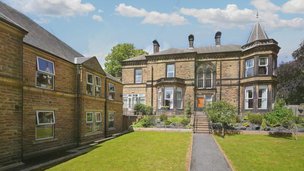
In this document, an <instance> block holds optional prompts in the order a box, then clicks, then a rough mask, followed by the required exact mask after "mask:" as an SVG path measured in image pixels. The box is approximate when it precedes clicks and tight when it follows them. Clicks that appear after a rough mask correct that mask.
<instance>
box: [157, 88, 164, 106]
mask: <svg viewBox="0 0 304 171" xmlns="http://www.w3.org/2000/svg"><path fill="white" fill-rule="evenodd" d="M162 89H163V88H159V89H158V93H157V104H158V109H161V108H162V106H163V90H162Z"/></svg>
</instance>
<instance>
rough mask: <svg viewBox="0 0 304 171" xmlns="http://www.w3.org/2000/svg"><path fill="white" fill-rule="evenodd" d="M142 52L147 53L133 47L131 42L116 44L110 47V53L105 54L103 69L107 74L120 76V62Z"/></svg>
mask: <svg viewBox="0 0 304 171" xmlns="http://www.w3.org/2000/svg"><path fill="white" fill-rule="evenodd" d="M143 54H148V53H147V52H146V51H144V50H142V49H135V47H134V45H133V44H131V43H121V44H117V45H116V46H114V47H113V48H112V49H111V53H110V54H108V55H107V56H106V62H105V69H106V71H107V72H108V73H109V74H111V75H113V76H115V77H121V62H122V61H123V60H126V59H129V58H132V57H135V56H139V55H143Z"/></svg>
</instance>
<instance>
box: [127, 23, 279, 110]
mask: <svg viewBox="0 0 304 171" xmlns="http://www.w3.org/2000/svg"><path fill="white" fill-rule="evenodd" d="M221 36H222V33H221V32H217V33H216V34H215V37H214V38H215V44H214V45H213V46H206V47H195V46H194V36H193V35H189V37H188V41H189V47H188V48H184V49H177V48H171V49H167V50H163V51H159V49H160V45H159V43H158V42H157V41H156V40H154V41H153V51H154V53H153V54H150V55H141V56H137V57H134V58H130V59H127V60H125V61H123V64H122V65H123V67H122V82H123V84H124V90H123V98H124V112H129V113H131V112H132V109H133V106H134V104H136V103H144V104H147V105H150V106H152V107H153V109H154V111H155V112H156V113H159V112H160V111H163V110H169V112H171V113H173V114H178V113H181V112H183V109H185V107H186V105H187V104H189V103H190V107H191V108H192V109H194V110H195V111H197V110H203V108H204V107H205V106H206V105H207V104H208V103H212V102H214V101H220V100H223V101H227V102H229V103H231V104H233V105H234V106H236V107H237V109H238V113H239V114H242V113H245V112H247V111H250V112H266V111H269V110H271V109H272V104H273V103H274V98H275V94H276V68H277V54H278V52H279V50H280V47H279V46H278V43H277V42H276V41H275V40H274V39H270V38H268V36H267V34H266V33H265V31H264V30H263V29H262V27H261V25H260V23H259V22H257V23H256V24H255V25H254V27H253V29H252V31H251V33H250V36H249V38H248V41H247V42H246V44H244V45H231V44H229V45H224V44H222V42H221Z"/></svg>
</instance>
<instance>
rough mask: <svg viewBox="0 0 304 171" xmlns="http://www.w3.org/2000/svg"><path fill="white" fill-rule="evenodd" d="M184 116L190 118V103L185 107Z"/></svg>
mask: <svg viewBox="0 0 304 171" xmlns="http://www.w3.org/2000/svg"><path fill="white" fill-rule="evenodd" d="M184 114H185V116H187V117H188V118H190V117H191V103H190V101H188V102H187V105H186V108H185V112H184Z"/></svg>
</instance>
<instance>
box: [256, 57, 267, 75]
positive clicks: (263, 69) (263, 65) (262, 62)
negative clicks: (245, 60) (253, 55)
mask: <svg viewBox="0 0 304 171" xmlns="http://www.w3.org/2000/svg"><path fill="white" fill-rule="evenodd" d="M258 73H259V75H267V74H268V58H267V57H260V58H259V71H258Z"/></svg>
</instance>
